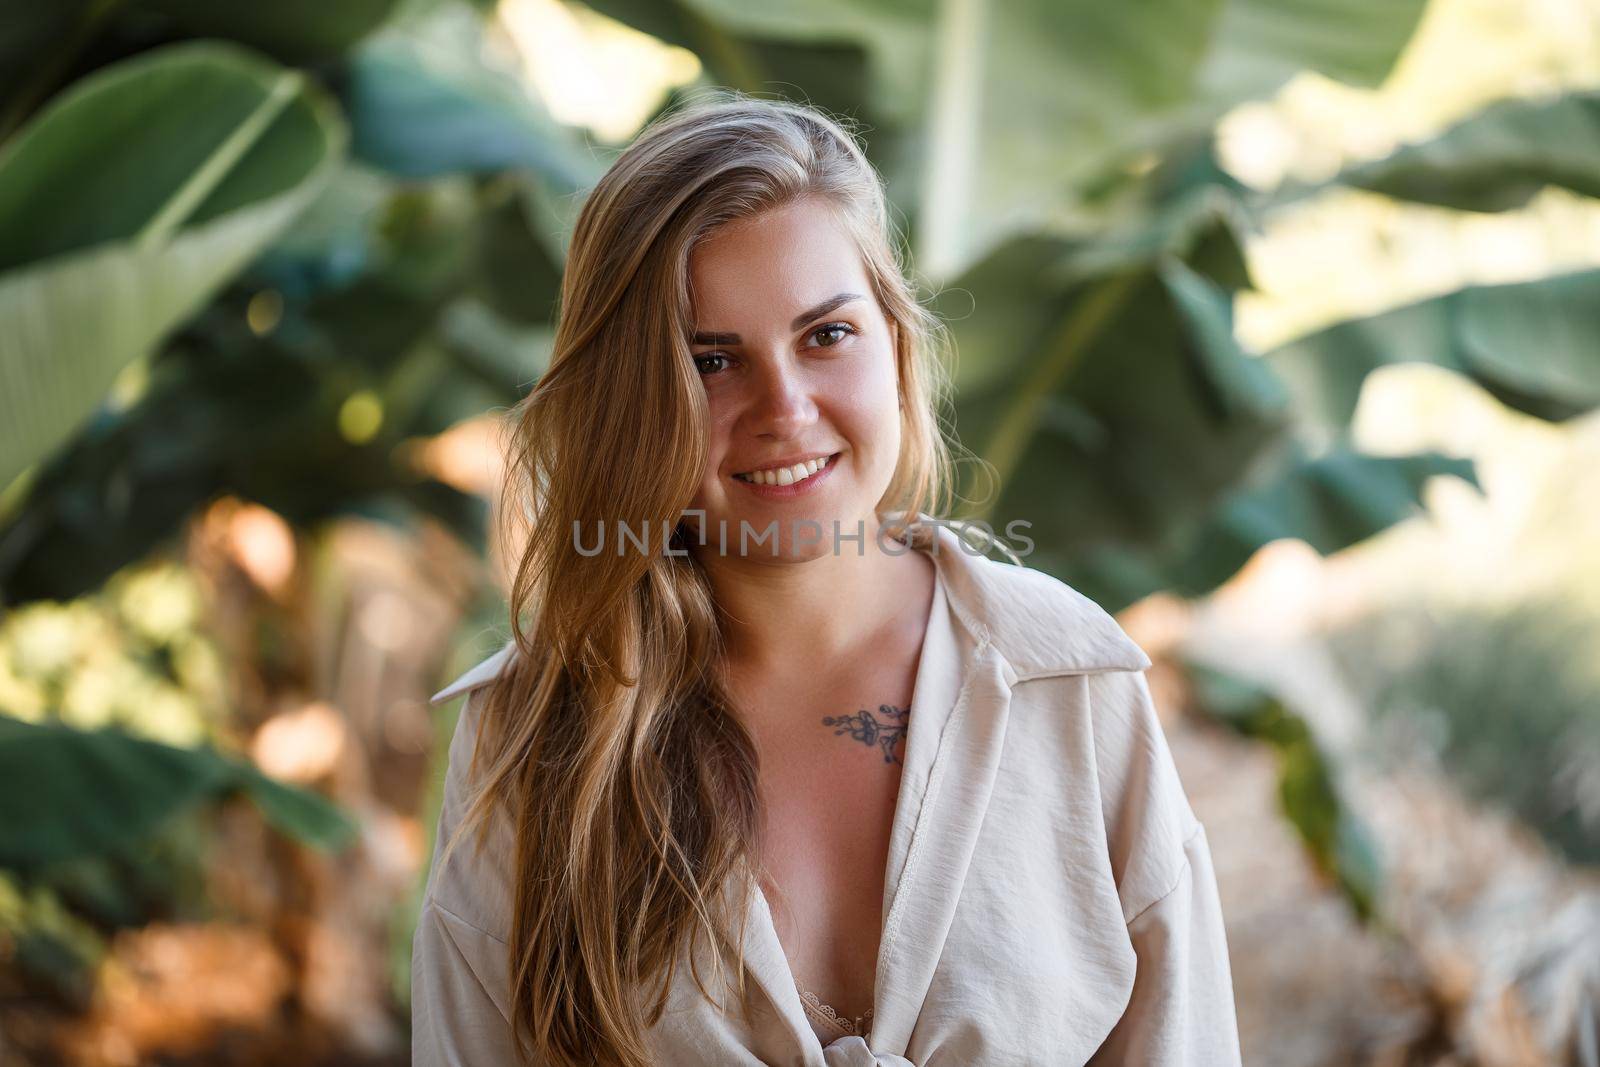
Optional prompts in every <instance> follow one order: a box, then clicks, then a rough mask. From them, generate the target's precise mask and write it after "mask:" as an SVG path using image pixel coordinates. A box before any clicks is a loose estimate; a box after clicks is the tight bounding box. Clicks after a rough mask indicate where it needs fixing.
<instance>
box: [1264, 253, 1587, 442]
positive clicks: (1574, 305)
mask: <svg viewBox="0 0 1600 1067" xmlns="http://www.w3.org/2000/svg"><path fill="white" fill-rule="evenodd" d="M1596 338H1600V271H1593V270H1591V271H1580V272H1578V273H1574V274H1564V275H1558V276H1556V277H1553V278H1543V279H1540V280H1538V281H1532V282H1518V283H1514V284H1509V285H1481V286H1472V287H1469V288H1466V289H1460V290H1457V291H1455V292H1452V293H1447V294H1445V295H1444V296H1438V297H1433V298H1431V299H1428V300H1421V301H1418V302H1416V303H1413V304H1408V305H1406V306H1404V307H1400V308H1396V309H1394V310H1392V311H1386V312H1383V313H1381V314H1378V315H1372V316H1369V317H1367V318H1362V319H1354V320H1351V321H1348V322H1341V323H1338V324H1337V325H1334V326H1330V327H1328V328H1327V329H1324V330H1319V331H1317V332H1316V333H1313V334H1310V335H1309V336H1306V337H1302V338H1299V339H1298V340H1295V341H1291V342H1290V343H1288V344H1286V345H1283V346H1282V347H1280V348H1277V349H1275V350H1274V351H1272V352H1269V353H1268V354H1267V355H1265V356H1264V357H1262V358H1263V359H1265V360H1266V361H1267V362H1268V363H1269V364H1270V365H1271V366H1272V368H1273V370H1274V371H1275V372H1276V373H1277V374H1278V375H1279V376H1280V377H1281V378H1282V379H1283V380H1284V382H1285V384H1286V385H1287V386H1288V388H1289V390H1290V392H1291V393H1292V394H1293V395H1294V397H1295V402H1296V403H1295V407H1296V415H1297V418H1298V419H1299V420H1301V422H1302V423H1303V425H1304V428H1305V430H1306V432H1307V433H1309V434H1314V435H1315V436H1317V437H1320V438H1323V439H1326V438H1327V437H1329V436H1330V435H1335V434H1338V433H1340V432H1341V431H1342V428H1343V427H1344V426H1346V425H1347V424H1348V423H1349V420H1350V417H1351V415H1352V414H1353V413H1354V411H1355V407H1356V401H1357V400H1358V399H1359V397H1360V394H1361V386H1362V383H1363V381H1365V379H1366V376H1367V375H1368V374H1370V373H1371V372H1372V371H1374V370H1376V369H1377V368H1378V367H1381V366H1384V365H1386V364H1390V363H1402V362H1418V363H1432V364H1436V365H1438V366H1441V367H1448V368H1449V369H1451V370H1454V371H1457V372H1458V373H1460V374H1463V375H1465V376H1467V377H1469V378H1471V379H1472V380H1473V381H1475V382H1477V383H1478V384H1479V385H1481V386H1483V388H1484V389H1486V390H1488V391H1489V392H1490V393H1492V394H1493V395H1494V396H1496V397H1498V398H1499V399H1500V400H1501V402H1503V403H1505V404H1507V405H1509V406H1510V407H1513V408H1516V409H1517V410H1519V411H1525V412H1527V413H1528V414H1531V415H1536V416H1538V417H1540V418H1544V419H1551V420H1564V419H1570V418H1573V417H1575V416H1577V415H1582V414H1584V413H1585V412H1588V411H1592V410H1594V408H1595V407H1597V406H1600V344H1597V343H1596Z"/></svg>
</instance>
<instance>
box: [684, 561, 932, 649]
mask: <svg viewBox="0 0 1600 1067" xmlns="http://www.w3.org/2000/svg"><path fill="white" fill-rule="evenodd" d="M883 540H884V542H885V543H886V544H888V545H889V546H890V548H891V549H894V550H895V551H894V552H888V551H885V550H883V549H882V548H880V547H879V545H878V539H877V538H876V537H875V536H874V531H872V530H870V529H869V530H868V532H867V535H866V536H865V537H864V538H863V539H862V547H861V548H860V549H859V551H858V549H857V546H856V543H855V542H853V541H850V542H845V543H844V544H843V546H842V547H841V548H839V550H838V551H833V550H832V547H831V546H830V545H828V544H827V542H826V541H825V542H824V545H825V548H826V549H827V550H826V551H824V552H823V553H822V554H821V555H819V556H817V557H816V558H814V559H810V560H805V561H801V562H789V561H781V560H772V559H763V558H760V557H759V556H751V557H739V556H731V555H730V556H721V555H709V556H707V557H706V558H704V559H703V561H702V562H703V565H704V567H705V570H706V574H707V577H708V578H709V580H710V582H711V589H712V594H713V596H714V597H715V598H716V601H717V605H718V608H719V611H720V614H721V622H722V634H723V643H724V653H725V656H726V659H727V663H728V665H729V667H730V668H731V669H732V670H734V671H736V672H737V673H741V674H750V673H760V674H769V673H775V674H780V675H781V674H783V673H786V671H785V668H787V669H788V670H791V671H792V670H793V669H794V668H795V667H796V666H799V665H812V666H815V665H825V664H831V663H837V662H840V661H841V660H849V659H851V658H853V657H855V656H858V655H861V654H864V653H867V652H870V649H871V647H872V646H873V644H875V643H876V642H877V640H878V639H879V638H880V637H881V636H882V635H884V634H885V633H887V632H890V631H892V630H893V629H894V628H895V627H896V626H900V625H905V624H907V622H908V621H915V620H914V619H913V618H912V616H913V615H914V614H915V612H916V610H917V608H918V607H919V606H922V605H924V604H925V603H926V596H924V595H922V594H924V593H925V592H926V591H927V590H928V589H930V588H931V587H932V582H933V569H934V562H933V560H932V559H930V558H929V557H928V556H927V554H926V553H924V552H921V551H917V550H914V549H909V548H907V547H906V546H905V545H903V544H901V543H899V542H896V541H893V540H891V539H890V538H889V536H888V534H887V533H885V534H884V538H883Z"/></svg>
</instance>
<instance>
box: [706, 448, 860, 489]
mask: <svg viewBox="0 0 1600 1067" xmlns="http://www.w3.org/2000/svg"><path fill="white" fill-rule="evenodd" d="M840 454H841V453H838V452H834V453H832V454H831V455H827V456H819V457H816V458H814V459H810V460H806V461H804V462H801V463H794V464H791V465H789V466H787V467H767V468H763V469H760V470H754V471H744V472H743V473H740V474H735V475H734V476H733V478H734V480H735V481H737V482H739V483H740V484H741V485H743V486H745V487H746V488H747V489H749V490H750V491H751V492H753V493H755V494H756V495H757V496H763V497H769V498H771V497H787V496H798V495H799V494H801V493H807V492H810V491H811V490H812V489H814V488H816V487H817V486H818V485H820V484H821V483H822V482H823V481H824V480H826V479H827V477H828V475H829V474H831V473H832V472H833V467H834V463H835V461H836V460H837V459H838V458H839V456H840Z"/></svg>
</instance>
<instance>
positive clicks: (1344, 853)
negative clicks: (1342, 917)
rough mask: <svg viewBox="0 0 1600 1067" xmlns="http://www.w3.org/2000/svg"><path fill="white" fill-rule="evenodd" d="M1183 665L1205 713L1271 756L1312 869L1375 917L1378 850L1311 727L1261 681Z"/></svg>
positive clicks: (1361, 913)
mask: <svg viewBox="0 0 1600 1067" xmlns="http://www.w3.org/2000/svg"><path fill="white" fill-rule="evenodd" d="M1185 666H1186V667H1187V670H1188V674H1189V678H1190V680H1191V682H1192V683H1193V684H1194V689H1195V697H1196V703H1197V704H1199V706H1200V708H1201V709H1202V710H1203V711H1205V712H1206V713H1207V714H1209V715H1211V716H1212V717H1213V718H1215V719H1216V720H1218V721H1219V722H1222V723H1224V724H1226V725H1227V726H1229V727H1231V728H1232V729H1233V730H1234V731H1235V732H1237V733H1238V734H1240V735H1241V736H1244V737H1249V738H1253V739H1255V740H1258V741H1264V742H1266V743H1267V744H1269V745H1270V746H1271V747H1272V748H1273V750H1274V751H1275V752H1276V753H1277V756H1278V801H1279V804H1280V805H1281V806H1282V808H1283V813H1284V815H1285V816H1287V818H1288V820H1289V822H1290V824H1291V825H1293V826H1294V828H1295V830H1296V831H1297V832H1298V833H1299V835H1300V840H1301V843H1302V844H1303V845H1305V848H1306V851H1307V853H1308V854H1309V855H1310V857H1311V861H1312V863H1313V864H1314V865H1315V866H1316V868H1317V870H1319V871H1320V872H1322V874H1323V875H1324V876H1325V877H1327V878H1328V879H1329V880H1330V881H1331V882H1333V883H1334V884H1335V885H1337V886H1338V887H1339V889H1340V891H1341V892H1342V893H1343V895H1344V897H1345V899H1346V901H1348V902H1349V904H1350V906H1351V908H1352V909H1353V910H1354V911H1355V913H1356V915H1357V917H1359V918H1360V919H1361V920H1362V921H1364V922H1365V921H1371V920H1373V919H1376V918H1380V907H1381V903H1382V901H1381V895H1382V890H1383V880H1384V874H1383V870H1384V865H1383V857H1382V854H1381V853H1380V851H1379V848H1378V844H1377V841H1376V839H1375V838H1374V837H1373V835H1372V832H1371V830H1370V829H1369V828H1368V827H1367V825H1366V824H1365V822H1363V821H1362V819H1361V817H1360V815H1359V814H1358V813H1357V812H1356V811H1355V810H1354V809H1353V808H1351V806H1350V804H1349V803H1348V802H1347V801H1346V800H1345V798H1344V794H1343V790H1341V789H1340V787H1339V784H1338V776H1337V771H1336V767H1335V764H1334V762H1333V760H1332V759H1331V758H1330V757H1329V755H1328V754H1327V753H1326V752H1324V751H1323V749H1322V746H1321V745H1320V744H1319V743H1318V742H1317V739H1316V737H1315V735H1314V734H1312V732H1311V728H1310V726H1309V725H1308V724H1307V723H1306V721H1305V720H1304V719H1302V718H1301V717H1300V716H1299V715H1298V714H1296V713H1295V712H1294V711H1293V710H1291V709H1290V708H1289V707H1288V706H1287V705H1286V704H1284V702H1283V700H1282V699H1281V698H1280V697H1278V696H1277V695H1276V694H1275V693H1273V692H1272V691H1271V689H1270V688H1269V687H1267V686H1265V685H1262V684H1260V683H1258V682H1255V681H1253V680H1251V679H1248V678H1244V677H1241V676H1240V675H1237V674H1234V673H1231V672H1227V671H1223V670H1218V669H1216V668H1214V667H1209V666H1207V665H1205V664H1203V663H1198V662H1190V663H1187V664H1186V665H1185Z"/></svg>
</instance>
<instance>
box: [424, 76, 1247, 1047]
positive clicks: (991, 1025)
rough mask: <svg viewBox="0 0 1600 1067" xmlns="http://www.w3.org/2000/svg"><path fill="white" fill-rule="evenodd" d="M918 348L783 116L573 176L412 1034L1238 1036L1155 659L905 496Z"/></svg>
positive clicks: (914, 333) (1127, 1042) (926, 1039)
mask: <svg viewBox="0 0 1600 1067" xmlns="http://www.w3.org/2000/svg"><path fill="white" fill-rule="evenodd" d="M941 339H942V335H941V333H940V331H939V326H938V323H937V321H936V320H934V319H933V318H932V317H931V316H930V314H929V313H928V312H927V311H926V309H924V308H923V307H922V306H921V305H920V304H918V303H917V301H916V299H915V297H914V293H913V290H912V289H911V287H910V285H909V283H908V282H907V279H906V276H905V273H904V271H903V270H902V269H901V267H900V266H899V264H898V261H897V259H896V257H895V254H894V252H893V251H892V249H891V245H890V231H889V227H888V223H887V219H886V212H885V207H884V200H883V196H882V191H881V185H880V182H879V180H878V178H877V176H876V175H875V174H874V173H873V171H872V169H871V167H870V166H869V164H868V163H867V161H866V160H865V158H864V157H863V155H862V154H861V151H860V149H859V147H858V146H857V144H856V143H855V142H854V140H853V139H852V137H851V136H850V134H848V133H847V132H846V131H845V130H843V129H841V128H840V127H839V126H838V125H837V124H836V123H835V122H833V121H831V120H829V119H828V118H826V117H825V116H823V115H821V114H819V113H818V112H816V111H814V110H812V109H808V108H804V107H799V106H793V105H788V104H777V103H771V102H766V101H759V100H750V99H745V98H741V97H737V96H735V97H731V98H728V99H726V100H722V101H719V102H715V103H713V104H711V105H709V106H698V107H693V108H689V109H685V110H680V111H678V112H676V113H674V114H672V115H670V116H668V117H667V118H665V119H663V120H660V121H658V122H656V123H655V124H653V125H652V126H651V127H649V128H648V129H646V130H645V131H644V132H643V133H642V134H641V135H640V136H639V137H638V138H637V139H636V141H635V142H634V143H633V144H632V145H631V146H630V147H629V148H628V150H627V151H625V152H624V153H623V154H622V155H621V156H620V157H619V158H618V159H617V161H616V162H615V163H614V164H613V166H612V167H611V168H610V170H609V171H608V172H607V173H606V175H605V176H604V177H603V178H602V179H601V180H600V182H599V184H598V186H597V187H596V188H595V190H594V191H593V193H592V194H591V195H590V196H589V198H588V200H587V201H586V203H585V204H584V207H583V209H582V213H581V214H580V216H579V218H578V222H577V225H576V228H575V231H574V234H573V238H572V244H571V249H570V252H569V255H568V258H567V263H566V272H565V276H564V280H563V288H562V300H561V315H560V323H559V326H558V329H557V334H556V339H555V350H554V356H553V358H552V360H551V364H550V367H549V370H548V371H547V372H546V374H545V375H544V376H543V378H541V380H540V381H539V383H538V384H537V386H536V387H535V388H534V389H533V390H532V392H531V393H530V394H529V396H528V397H527V398H526V400H525V401H524V402H523V403H522V404H521V405H520V407H519V410H518V411H517V412H516V413H515V414H516V416H517V418H516V421H515V426H514V445H513V448H512V449H511V458H512V460H513V462H512V463H511V464H509V468H510V470H509V472H508V492H507V495H506V496H505V499H507V500H512V501H515V502H516V503H515V504H514V505H513V506H510V507H507V508H505V509H504V510H503V512H502V514H503V515H505V516H508V517H511V518H517V519H526V520H527V522H526V527H525V528H519V529H517V530H515V531H512V532H511V534H510V535H509V536H508V537H507V538H506V540H505V543H506V544H525V545H526V547H525V548H524V549H523V550H522V554H521V557H520V560H519V561H518V566H517V569H516V575H515V581H514V583H513V588H512V611H511V617H512V621H513V638H512V640H511V641H510V642H508V643H507V644H506V646H505V647H504V648H502V649H501V650H500V651H499V652H498V653H497V654H495V655H494V656H492V657H490V658H489V659H487V660H485V661H484V662H483V663H481V664H479V665H478V666H476V667H474V668H473V669H472V670H470V671H468V672H467V673H466V674H465V675H463V676H462V677H461V678H460V679H458V680H457V681H456V682H455V683H453V684H452V685H450V686H448V687H447V688H445V689H444V690H443V691H441V692H440V693H438V694H437V695H436V696H435V697H434V701H435V703H439V702H442V701H445V700H449V699H451V698H453V697H455V696H457V695H460V694H466V702H465V704H464V705H463V707H462V711H461V716H460V718H459V720H458V724H457V726H456V731H455V739H454V741H453V743H452V745H451V749H450V757H449V770H448V774H447V777H446V784H445V793H444V800H443V809H442V811H441V813H440V817H439V826H438V829H439V834H438V841H439V842H441V843H442V845H441V848H440V849H439V850H437V851H436V852H435V855H434V860H433V863H432V866H431V869H430V872H429V877H428V887H427V892H426V895H425V899H424V904H423V907H422V911H421V915H420V919H419V925H418V928H417V933H416V939H415V942H414V948H413V956H412V967H413V994H412V995H413V1005H414V1008H413V1016H414V1019H413V1021H414V1048H415V1053H414V1056H415V1062H417V1063H419V1064H486V1065H487V1064H511V1063H516V1062H530V1063H534V1064H538V1065H541V1067H554V1065H569V1064H597V1063H598V1064H628V1065H646V1064H651V1065H678V1064H683V1065H691V1064H692V1065H702V1064H712V1065H721V1064H730V1065H731V1064H763V1063H765V1064H796V1065H801V1064H803V1065H808V1067H811V1065H835V1067H837V1065H867V1064H916V1065H919V1067H939V1065H947V1064H948V1065H957V1064H959V1065H967V1067H971V1065H982V1064H1050V1065H1065V1064H1082V1063H1095V1064H1122V1063H1128V1064H1140V1065H1148V1064H1180V1063H1183V1064H1191V1063H1192V1064H1228V1063H1237V1062H1238V1059H1239V1052H1238V1039H1237V1036H1236V1031H1235V1024H1234V1013H1233V1000H1232V990H1231V984H1230V976H1229V968H1228V959H1227V949H1226V945H1225V942H1224V937H1223V929H1222V917H1221V910H1220V906H1219V904H1218V900H1217V895H1216V888H1215V883H1214V878H1213V875H1212V871H1211V865H1210V854H1209V851H1208V848H1207V844H1206V838H1205V833H1204V830H1203V828H1202V827H1201V824H1200V823H1199V822H1198V821H1197V820H1196V818H1195V816H1194V814H1193V812H1192V811H1191V810H1190V808H1189V805H1188V803H1187V800H1186V799H1185V797H1184V794H1183V790H1182V788H1181V786H1180V784H1179V781H1178V778H1177V775H1176V772H1175V770H1174V768H1173V764H1172V760H1171V756H1170V754H1169V753H1168V750H1167V747H1166V743H1165V740H1164V738H1163V736H1162V733H1161V729H1160V726H1159V724H1158V721H1157V718H1156V714H1155V709H1154V706H1153V705H1152V703H1151V699H1150V692H1149V689H1148V687H1147V685H1146V680H1145V675H1144V670H1145V668H1146V667H1148V666H1149V665H1150V660H1149V659H1148V657H1146V656H1145V654H1144V653H1143V652H1142V651H1141V650H1140V649H1139V648H1138V646H1137V645H1135V644H1134V643H1133V642H1132V641H1131V640H1129V638H1128V637H1127V636H1126V635H1125V634H1124V633H1123V632H1122V630H1121V629H1120V628H1119V627H1118V626H1117V624H1116V623H1115V622H1114V621H1113V620H1112V619H1111V618H1110V617H1109V616H1108V615H1107V614H1106V613H1105V612H1104V611H1102V610H1101V609H1100V608H1099V607H1097V606H1096V605H1095V604H1094V603H1092V602H1091V601H1089V600H1088V599H1086V598H1085V597H1083V596H1081V595H1080V594H1078V593H1077V592H1075V591H1074V590H1072V589H1071V588H1069V587H1068V586H1066V585H1064V584H1062V583H1061V582H1059V581H1056V580H1055V579H1053V578H1051V577H1048V576H1046V575H1044V574H1042V573H1040V572H1037V571H1032V570H1029V569H1027V568H1025V567H1021V566H1016V565H1013V564H1008V563H1001V562H997V561H993V560H990V559H987V558H985V557H983V556H981V555H979V554H976V552H975V550H974V549H973V547H972V546H971V544H970V543H969V542H968V541H966V540H963V539H962V538H961V537H959V536H958V535H957V534H956V533H955V532H954V531H953V530H952V529H951V528H950V527H949V526H947V525H942V524H940V523H938V522H936V521H934V519H935V516H940V515H943V514H945V513H946V512H947V510H948V504H949V498H950V490H949V484H950V466H951V463H950V458H949V456H948V454H947V452H946V451H945V447H946V446H945V444H944V437H943V435H942V434H941V432H940V421H939V413H940V412H941V411H942V410H943V403H944V399H945V397H946V394H947V383H946V380H945V379H944V378H943V377H942V370H941V368H942V366H943V364H942V363H941V361H940V360H939V358H938V345H939V343H940V341H941ZM518 490H520V491H521V492H522V494H523V495H522V496H520V497H519V496H518V495H517V491H518ZM469 830H474V831H475V833H474V834H473V837H474V844H473V845H472V846H471V847H468V848H461V849H460V850H457V849H456V848H455V845H457V844H458V843H459V842H461V841H462V840H463V839H464V838H465V837H466V836H467V832H468V831H469Z"/></svg>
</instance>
